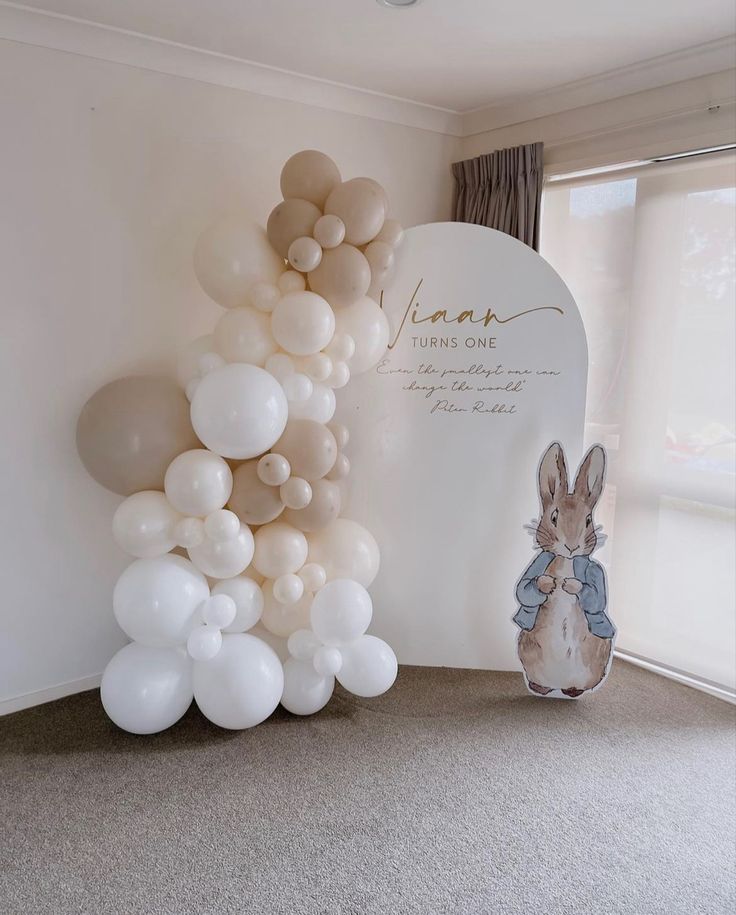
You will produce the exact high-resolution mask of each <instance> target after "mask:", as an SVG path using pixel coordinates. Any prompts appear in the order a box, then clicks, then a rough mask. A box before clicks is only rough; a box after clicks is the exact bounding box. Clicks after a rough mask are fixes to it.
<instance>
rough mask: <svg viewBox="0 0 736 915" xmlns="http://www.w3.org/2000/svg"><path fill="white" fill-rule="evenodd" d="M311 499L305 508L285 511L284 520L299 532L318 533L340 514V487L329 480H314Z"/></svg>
mask: <svg viewBox="0 0 736 915" xmlns="http://www.w3.org/2000/svg"><path fill="white" fill-rule="evenodd" d="M311 485H312V498H311V500H310V502H309V505H307V506H306V508H300V509H287V510H286V511H285V512H284V520H285V521H287V522H288V523H289V524H293V525H294V527H296V528H299V530H300V531H308V532H311V531H318V530H321V529H322V528H324V527H327V525H328V524H331V523H332V522H333V521H334V520H335V518H337V516H338V515H339V514H340V487H339V486H338V485H337V483H332V482H330V480H324V479H322V480H315V481H314V482H313V483H312V484H311Z"/></svg>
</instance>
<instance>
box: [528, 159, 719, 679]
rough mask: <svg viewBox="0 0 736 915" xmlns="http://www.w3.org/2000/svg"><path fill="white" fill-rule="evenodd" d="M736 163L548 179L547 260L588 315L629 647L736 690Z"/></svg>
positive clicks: (613, 559)
mask: <svg viewBox="0 0 736 915" xmlns="http://www.w3.org/2000/svg"><path fill="white" fill-rule="evenodd" d="M735 230H736V156H734V154H733V152H730V153H718V154H710V155H701V156H693V157H689V158H684V159H680V160H676V161H671V162H667V163H654V164H650V165H642V166H641V167H638V168H634V169H628V168H627V169H622V170H620V171H618V172H606V173H605V174H599V175H595V176H591V175H588V176H587V177H578V178H574V179H569V180H564V179H563V180H556V181H554V182H551V183H549V184H548V185H547V187H546V190H545V193H544V210H543V217H542V233H541V237H542V254H543V255H544V256H545V257H546V258H547V260H549V261H550V262H551V263H552V265H553V266H554V267H555V268H556V269H557V271H558V272H559V273H560V274H561V276H562V277H563V279H564V280H565V281H566V282H567V284H568V286H569V287H570V289H571V291H572V293H573V295H574V296H575V298H576V300H577V302H578V305H579V307H580V311H581V313H582V315H583V319H584V321H585V325H586V330H587V333H588V342H589V349H590V369H589V387H588V408H587V425H586V437H587V440H588V442H589V443H592V442H594V441H601V442H603V443H604V444H605V445H606V446H607V448H608V449H609V455H610V470H609V478H608V479H609V485H608V487H607V493H606V498H605V504H604V505H603V508H602V513H601V518H600V520H601V521H603V523H604V525H605V526H606V528H607V530H608V532H609V536H610V538H611V539H610V541H609V544H608V545H607V547H606V548H605V550H604V551H603V552H602V556H603V559H604V560H606V561H607V564H608V568H609V579H610V586H611V608H612V615H613V617H614V619H615V620H616V622H617V624H618V627H619V639H618V647H619V648H620V649H622V650H624V651H627V652H630V653H632V654H636V655H638V656H640V657H642V658H645V659H647V660H650V661H653V662H655V663H657V664H660V665H663V666H666V667H669V668H674V669H676V670H679V671H683V672H685V673H687V674H690V675H691V676H694V677H697V678H700V679H704V680H708V681H710V682H712V683H715V684H718V685H721V686H725V687H728V688H731V689H732V688H734V687H735V686H736V613H735V609H734V608H735V607H736V586H735V581H734V579H735V577H736V570H735V557H736V536H735V529H734V518H735V511H734V510H735V507H736V435H735V430H734V425H735V414H736V401H735V398H736V377H735V374H734V364H735V361H736V352H735V349H736V321H735V315H736V264H735V260H736V252H735V245H736V238H735V236H736V231H735Z"/></svg>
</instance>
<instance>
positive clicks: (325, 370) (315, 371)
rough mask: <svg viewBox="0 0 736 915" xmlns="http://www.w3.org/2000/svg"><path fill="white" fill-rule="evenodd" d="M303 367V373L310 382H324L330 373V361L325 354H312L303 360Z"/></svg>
mask: <svg viewBox="0 0 736 915" xmlns="http://www.w3.org/2000/svg"><path fill="white" fill-rule="evenodd" d="M303 367H304V373H305V374H306V375H307V377H308V378H310V379H311V380H312V382H315V381H317V382H320V381H326V380H327V379H328V378H329V377H330V372H332V359H330V357H329V356H328V355H327V354H326V353H314V354H313V355H311V356H307V357H306V359H304V361H303ZM312 390H314V388H312ZM309 396H310V397H311V396H312V395H311V394H310V395H309Z"/></svg>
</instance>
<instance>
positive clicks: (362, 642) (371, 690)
mask: <svg viewBox="0 0 736 915" xmlns="http://www.w3.org/2000/svg"><path fill="white" fill-rule="evenodd" d="M340 653H341V655H342V667H341V668H340V672H339V673H338V675H337V679H338V680H339V681H340V683H341V684H342V685H343V686H344V687H345V689H346V690H348V692H351V693H354V694H355V695H356V696H363V697H365V698H372V697H373V696H380V695H381V693H385V692H386V690H387V689H390V688H391V686H393V683H394V680H395V679H396V674H397V672H398V669H399V665H398V662H397V660H396V655H395V654H394V652H393V649H392V648H391V646H390V645H387V644H386V642H384V641H383V639H377V638H376V637H375V636H374V635H363V636H361V637H360V638H359V639H357V640H356V641H355V642H351V643H350V644H349V645H345V646H343V647H342V648H341V649H340Z"/></svg>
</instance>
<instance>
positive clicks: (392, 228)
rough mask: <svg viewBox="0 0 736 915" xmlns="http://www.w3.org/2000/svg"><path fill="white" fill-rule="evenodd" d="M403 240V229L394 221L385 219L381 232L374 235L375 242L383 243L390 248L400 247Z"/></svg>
mask: <svg viewBox="0 0 736 915" xmlns="http://www.w3.org/2000/svg"><path fill="white" fill-rule="evenodd" d="M403 238H404V227H403V226H402V225H401V223H400V222H398V221H397V220H395V219H387V220H386V222H384V224H383V228H382V229H381V231H380V232H379V233H378V235H376V241H385V242H386V243H387V244H389V245H391V247H392V248H396V247H397V246H398V245H400V244H401V242H402V240H403Z"/></svg>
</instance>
